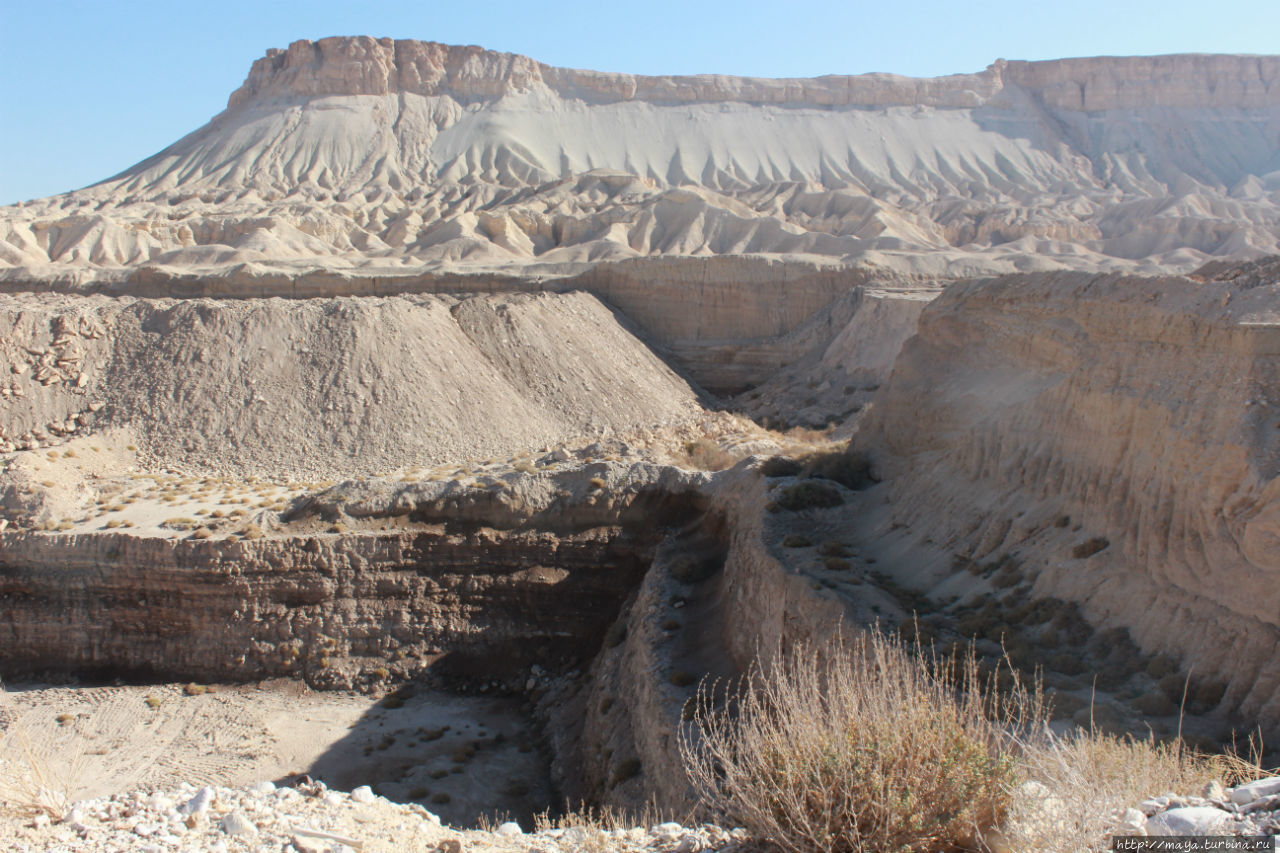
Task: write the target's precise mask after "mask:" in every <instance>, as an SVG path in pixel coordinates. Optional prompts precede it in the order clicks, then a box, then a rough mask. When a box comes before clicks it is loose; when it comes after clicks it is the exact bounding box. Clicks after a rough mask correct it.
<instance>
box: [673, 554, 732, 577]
mask: <svg viewBox="0 0 1280 853" xmlns="http://www.w3.org/2000/svg"><path fill="white" fill-rule="evenodd" d="M720 566H721V563H720V561H719V560H718V559H716V558H715V557H714V556H705V555H698V554H680V555H678V556H676V557H674V558H672V560H671V577H673V578H675V579H676V580H678V581H680V583H687V584H695V583H702V582H703V581H704V580H706V579H707V578H709V577H711V576H712V575H714V574H715V573H716V572H717V571H719V570H720Z"/></svg>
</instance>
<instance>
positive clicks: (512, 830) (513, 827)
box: [498, 820, 524, 837]
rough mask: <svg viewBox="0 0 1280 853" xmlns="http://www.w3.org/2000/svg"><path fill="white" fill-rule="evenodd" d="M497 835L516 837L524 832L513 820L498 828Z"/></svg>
mask: <svg viewBox="0 0 1280 853" xmlns="http://www.w3.org/2000/svg"><path fill="white" fill-rule="evenodd" d="M498 834H499V835H508V836H512V837H514V836H517V835H524V830H523V829H521V828H520V824H518V823H516V822H515V821H513V820H509V821H507V822H506V823H504V824H503V825H502V826H500V827H498Z"/></svg>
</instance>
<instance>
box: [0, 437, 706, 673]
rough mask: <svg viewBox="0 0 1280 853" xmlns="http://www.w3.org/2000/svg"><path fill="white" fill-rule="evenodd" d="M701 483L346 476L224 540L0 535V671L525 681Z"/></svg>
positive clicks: (638, 475)
mask: <svg viewBox="0 0 1280 853" xmlns="http://www.w3.org/2000/svg"><path fill="white" fill-rule="evenodd" d="M699 480H700V478H699V476H698V475H694V474H684V473H681V472H679V471H678V470H676V469H659V468H655V467H653V466H636V467H631V468H624V467H623V466H620V465H618V464H616V463H605V462H601V463H594V464H592V465H589V466H587V467H586V468H585V469H583V470H572V471H568V472H564V473H560V474H551V473H543V474H527V475H525V474H518V473H517V474H513V476H512V478H511V480H510V481H509V482H508V483H507V484H506V485H505V487H504V488H501V489H478V490H472V491H468V490H466V489H459V488H458V487H457V486H456V484H453V485H451V484H444V483H423V484H419V485H415V486H400V485H399V484H395V485H393V484H390V483H385V482H384V483H380V484H379V483H364V484H355V483H352V484H345V485H341V486H337V487H335V488H334V489H333V490H331V492H328V493H325V494H323V495H320V496H318V497H316V498H314V499H313V500H311V501H309V502H306V503H304V504H303V505H300V506H298V507H296V508H295V510H294V513H293V515H292V516H290V517H289V519H286V521H285V522H284V524H285V526H284V527H283V528H281V529H279V531H278V533H277V534H274V535H271V536H269V537H267V538H259V539H241V540H238V541H236V540H228V539H225V538H216V539H205V540H197V539H183V540H172V539H161V538H147V537H135V536H130V535H124V534H115V533H104V534H89V535H78V536H77V535H46V534H42V533H30V532H19V533H0V617H2V618H0V625H2V626H3V627H2V628H0V632H2V633H3V637H2V639H3V642H2V643H0V671H3V672H4V673H5V675H6V676H7V677H13V675H14V674H16V673H36V672H42V671H60V672H67V671H70V672H79V673H82V674H86V675H90V676H95V677H105V676H128V677H135V678H136V677H148V678H149V677H171V678H179V679H192V678H194V679H200V680H233V681H239V680H248V679H261V678H267V677H275V676H290V677H296V678H302V679H305V680H306V681H308V682H309V683H312V684H315V685H318V686H330V687H332V686H362V685H368V684H371V683H377V682H382V681H386V680H387V679H403V678H409V677H414V676H420V675H424V674H426V673H427V672H428V670H430V671H432V672H436V673H444V674H452V675H455V676H461V677H465V678H474V679H487V678H492V679H493V680H499V681H506V680H512V679H514V680H513V682H512V683H513V685H523V679H524V674H525V672H526V671H527V669H528V667H529V666H530V665H531V664H533V663H539V664H540V665H542V666H544V667H554V666H555V662H557V661H559V662H561V664H563V665H564V666H565V667H566V668H567V667H569V666H571V665H572V664H574V663H577V662H580V661H582V660H584V659H589V658H590V656H591V655H592V654H593V653H594V650H595V648H597V647H598V645H599V642H600V637H601V636H602V635H603V632H604V630H605V628H607V627H608V625H609V624H610V623H611V622H612V621H613V619H614V616H615V614H616V613H617V611H618V608H619V606H620V605H621V603H622V601H623V600H624V599H625V598H626V596H627V595H629V594H630V593H631V591H632V590H633V589H634V588H635V587H636V585H637V584H638V583H639V581H640V578H641V577H642V576H643V574H644V572H645V570H646V569H647V566H648V564H649V561H650V560H651V558H652V554H653V552H654V549H655V548H656V547H657V545H658V543H659V542H660V541H661V539H662V537H663V535H664V534H663V530H664V527H665V526H666V525H670V524H673V523H679V522H680V521H681V519H682V518H683V517H685V516H688V515H694V516H696V515H697V513H698V510H697V505H698V503H699V498H698V497H697V494H696V485H697V483H698V482H699ZM595 481H599V482H600V483H603V484H605V486H607V487H608V489H607V490H605V487H604V486H597V485H595ZM325 517H331V518H333V519H345V520H346V522H345V523H347V524H349V525H350V527H351V532H349V533H345V534H338V533H333V532H328V531H329V529H330V525H331V523H332V522H322V521H321V520H322V519H323V518H325ZM388 519H391V520H399V522H400V523H399V524H398V525H393V526H392V527H391V528H389V529H388V528H387V527H386V524H387V522H388ZM375 522H380V523H375Z"/></svg>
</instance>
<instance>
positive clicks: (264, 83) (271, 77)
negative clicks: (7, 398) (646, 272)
mask: <svg viewBox="0 0 1280 853" xmlns="http://www.w3.org/2000/svg"><path fill="white" fill-rule="evenodd" d="M1278 81H1280V60H1277V59H1276V58H1275V57H1243V56H1192V55H1188V56H1167V57H1130V58H1124V57H1101V58H1094V59H1073V60H1061V61H1053V62H1006V61H1003V60H1002V61H999V62H996V63H995V64H993V65H991V66H990V67H988V68H987V69H985V70H984V71H981V72H978V73H974V74H957V75H953V76H948V77H939V78H935V79H911V78H904V77H896V76H893V75H888V74H865V75H861V76H856V77H841V76H829V77H821V78H815V79H797V80H762V79H753V78H735V77H727V76H713V75H706V76H699V77H637V76H634V75H628V74H611V73H603V72H593V71H576V70H569V69H560V68H553V67H550V66H547V65H543V64H541V63H539V62H536V61H534V60H532V59H529V58H527V57H523V56H517V55H512V54H502V53H495V52H492V51H486V50H483V49H481V48H475V47H450V46H445V45H439V44H433V43H429V42H415V41H392V40H390V39H372V38H329V39H323V40H321V41H317V42H310V41H300V42H296V43H294V44H293V45H291V46H290V47H289V48H288V50H272V51H270V52H269V53H268V55H267V56H266V57H264V58H263V59H261V60H259V61H258V62H256V63H255V64H254V66H253V68H252V70H251V71H250V73H249V77H248V79H247V80H246V82H245V83H244V85H243V86H242V87H241V88H240V89H239V90H237V91H236V92H235V93H234V94H233V95H232V96H231V98H230V99H229V102H228V107H227V110H226V111H224V112H223V113H221V114H219V115H218V116H216V117H214V118H213V119H212V120H211V121H210V122H209V124H207V125H206V126H204V127H203V128H200V129H198V130H196V131H194V132H193V133H191V134H190V135H188V136H187V137H184V138H183V139H181V140H179V141H178V142H176V143H174V144H173V145H172V146H170V147H169V148H167V149H165V150H164V151H161V152H160V153H158V154H156V155H155V156H153V157H151V158H149V159H147V160H145V161H143V162H142V163H139V164H137V165H136V166H134V167H132V168H130V169H127V170H126V171H124V172H122V173H121V174H120V175H118V176H116V177H114V178H111V179H109V180H107V181H104V182H102V183H100V184H97V185H95V186H92V187H89V188H86V189H83V190H79V191H77V192H73V193H68V194H66V195H62V196H56V197H53V198H49V199H43V200H39V201H34V202H30V203H27V204H23V205H16V206H11V207H8V208H6V209H4V210H3V211H2V212H0V264H3V265H4V266H5V267H7V269H5V271H4V280H5V281H6V282H8V283H10V285H13V284H15V283H23V282H26V283H30V282H33V281H39V280H45V279H49V278H51V277H55V276H61V277H63V278H64V280H66V281H72V282H75V283H77V284H80V285H84V284H86V283H89V282H92V281H95V280H97V281H128V280H136V279H140V278H142V279H145V278H146V276H147V273H148V271H160V272H164V271H170V270H178V271H182V270H189V271H199V272H201V273H212V272H217V273H218V274H220V275H222V276H224V277H226V276H232V277H235V278H238V279H240V280H242V281H252V280H255V279H261V278H262V277H263V276H267V277H268V278H269V277H270V276H271V275H272V274H275V275H276V276H283V277H285V278H290V277H294V276H297V275H300V274H303V273H306V272H308V271H314V270H317V269H324V270H344V271H346V272H347V273H348V274H349V275H352V276H355V277H358V278H362V279H377V278H384V277H388V276H397V277H400V276H406V275H414V274H420V273H422V272H424V271H441V270H451V269H458V268H464V269H488V270H493V269H508V270H509V269H510V268H512V267H517V268H518V267H530V266H533V267H536V268H537V269H538V270H539V274H541V275H562V274H565V273H566V272H573V271H577V270H581V269H582V268H584V267H585V266H588V265H591V264H595V263H598V262H601V261H609V260H619V259H625V258H633V257H639V256H652V255H677V256H704V255H742V254H767V255H771V256H790V257H808V258H814V257H816V258H823V259H827V260H828V261H830V262H834V263H838V264H841V265H848V264H855V265H858V266H860V267H864V268H870V269H873V270H878V271H881V272H885V271H891V272H894V273H896V274H899V275H911V276H921V275H923V276H949V277H963V276H971V275H979V274H990V273H999V272H1013V271H1029V270H1039V269H1062V268H1066V269H1090V270H1096V269H1115V270H1129V271H1136V270H1141V271H1148V272H1154V271H1168V270H1186V269H1189V268H1191V267H1193V266H1195V265H1198V264H1199V263H1201V262H1203V261H1204V260H1205V259H1206V257H1207V256H1211V255H1223V256H1237V257H1238V256H1247V255H1256V254H1260V253H1265V252H1268V251H1275V250H1276V248H1277V243H1276V233H1277V222H1278V220H1277V209H1278V208H1277V192H1280V184H1277V183H1276V181H1277V178H1276V176H1277V174H1280V160H1277V157H1278V156H1280V155H1277V151H1276V147H1275V138H1276V133H1277V128H1278V127H1280V125H1278V124H1277V123H1278V122H1280V113H1278V112H1277V110H1278V109H1280V95H1278V94H1277V93H1278V92H1280V83H1278Z"/></svg>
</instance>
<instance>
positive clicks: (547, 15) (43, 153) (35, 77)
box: [0, 0, 1280, 204]
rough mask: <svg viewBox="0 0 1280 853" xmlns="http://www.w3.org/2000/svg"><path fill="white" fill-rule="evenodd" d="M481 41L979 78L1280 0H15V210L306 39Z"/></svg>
mask: <svg viewBox="0 0 1280 853" xmlns="http://www.w3.org/2000/svg"><path fill="white" fill-rule="evenodd" d="M329 35H373V36H391V37H394V38H417V39H424V40H430V41H441V42H448V43H459V44H480V45H483V46H485V47H488V48H493V49H495V50H507V51H514V52H518V53H524V54H527V55H529V56H532V57H534V58H535V59H538V60H541V61H543V62H547V63H550V64H553V65H564V66H570V67H576V68H594V69H597V70H601V71H629V72H633V73H640V74H664V73H665V74H694V73H702V72H717V73H726V74H745V75H753V76H769V77H778V76H814V75H819V74H859V73H863V72H868V71H888V72H893V73H898V74H908V75H915V76H934V75H938V74H948V73H956V72H965V71H977V70H980V69H982V68H984V67H986V66H987V65H988V64H990V63H991V62H992V61H993V60H995V59H996V58H999V57H1003V58H1005V59H1053V58H1059V57H1064V56H1096V55H1105V54H1112V55H1117V54H1118V55H1127V54H1157V53H1183V52H1196V53H1277V52H1280V2H1278V0H1218V2H1213V3H1205V2H1203V0H1196V2H1183V0H1161V1H1160V2H1151V0H1142V2H1124V0H1107V2H1103V0H1078V1H1077V2H1071V3H1061V2H1042V0H970V2H965V3H957V2H955V0H928V2H907V1H906V0H900V2H896V3H887V2H884V0H877V2H862V0H856V2H843V3H840V2H810V0H790V2H787V0H777V2H759V0H737V2H703V3H699V2H696V1H695V0H685V2H668V0H648V2H640V3H625V2H622V3H619V2H609V0H596V2H591V3H582V2H576V0H557V2H545V3H537V2H530V0H523V2H520V3H514V2H503V0H490V2H480V3H477V2H466V0H451V2H445V3H441V2H431V0H419V2H377V0H367V1H366V2H352V0H310V2H305V3H291V2H290V3H286V2H271V0H258V2H241V0H215V2H212V3H184V2H173V0H167V2H164V3H159V2H151V0H132V2H128V3H123V2H120V3H117V2H103V0H96V2H80V0H61V1H59V0H53V2H44V3H36V2H29V0H0V81H3V83H4V91H3V94H0V204H8V203H11V202H14V201H19V200H23V199H29V198H37V197H40V196H45V195H51V194H53V193H58V192H64V191H66V190H71V189H75V188H77V187H81V186H84V185H86V184H90V183H93V182H94V181H98V180H101V179H103V178H106V177H109V176H110V175H112V174H115V173H116V172H119V171H121V170H122V169H125V168H127V167H128V166H130V165H132V164H133V163H135V162H137V161H138V160H141V159H143V158H145V157H147V156H149V155H150V154H153V153H155V152H156V151H158V150H160V149H161V148H163V147H164V146H166V145H168V144H169V143H171V142H173V141H174V140H176V139H178V138H179V137H181V136H183V135H184V134H186V133H188V132H190V131H192V130H194V129H195V128H197V127H199V126H200V125H202V124H204V123H205V122H206V121H208V120H209V118H211V117H212V116H214V115H215V114H217V113H218V112H220V111H221V110H222V109H223V108H224V107H225V106H226V99H227V95H229V94H230V93H231V92H232V90H234V89H235V88H236V87H237V86H239V85H240V83H241V82H242V81H243V80H244V77H245V74H246V73H247V72H248V70H249V65H250V64H251V63H252V62H253V60H254V59H256V58H258V57H259V56H261V55H262V54H263V53H264V52H265V51H266V49H267V48H269V47H285V46H287V45H288V44H289V43H290V42H291V41H294V40H296V39H300V38H321V37H323V36H329Z"/></svg>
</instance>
